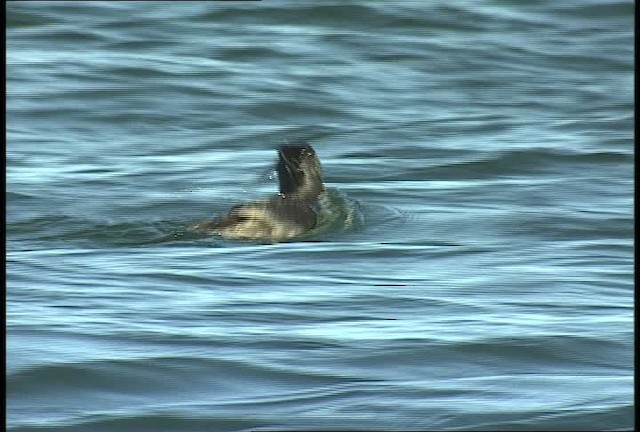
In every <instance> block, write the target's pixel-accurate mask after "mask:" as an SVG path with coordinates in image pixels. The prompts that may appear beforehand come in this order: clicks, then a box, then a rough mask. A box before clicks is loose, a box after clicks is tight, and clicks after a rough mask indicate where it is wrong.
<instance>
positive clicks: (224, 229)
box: [189, 143, 325, 242]
mask: <svg viewBox="0 0 640 432" xmlns="http://www.w3.org/2000/svg"><path fill="white" fill-rule="evenodd" d="M277 172H278V181H279V183H280V190H279V193H278V194H276V195H274V196H272V197H269V198H265V199H261V200H257V201H251V202H246V203H242V204H238V205H235V206H233V207H232V208H231V209H230V210H229V212H228V213H227V215H226V216H224V217H223V218H220V219H212V220H206V221H203V222H200V223H197V224H195V225H192V226H190V227H189V230H192V231H200V232H206V233H209V234H217V235H220V236H222V237H224V238H228V239H234V240H262V241H270V242H278V241H283V240H289V239H292V238H294V237H297V236H300V235H302V234H304V233H306V232H308V231H310V230H311V229H313V228H314V227H315V226H316V225H317V223H318V212H319V204H318V198H319V197H320V195H321V194H323V193H324V192H325V187H324V183H323V177H322V167H321V166H320V160H319V159H318V156H317V155H316V152H315V151H314V150H313V148H312V147H311V145H309V144H308V143H303V144H301V145H285V146H281V147H280V148H279V149H278V165H277Z"/></svg>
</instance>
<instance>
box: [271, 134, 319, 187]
mask: <svg viewBox="0 0 640 432" xmlns="http://www.w3.org/2000/svg"><path fill="white" fill-rule="evenodd" d="M277 169H278V179H279V181H280V194H281V195H283V196H284V197H285V198H287V197H293V198H300V199H315V198H317V197H318V195H320V194H321V193H322V192H323V191H324V184H323V183H322V180H323V178H322V167H321V166H320V160H319V159H318V156H316V152H315V151H314V150H313V147H311V146H310V145H309V144H306V143H304V144H301V145H295V146H293V145H292V146H290V145H286V146H282V147H280V149H279V150H278V168H277Z"/></svg>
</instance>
